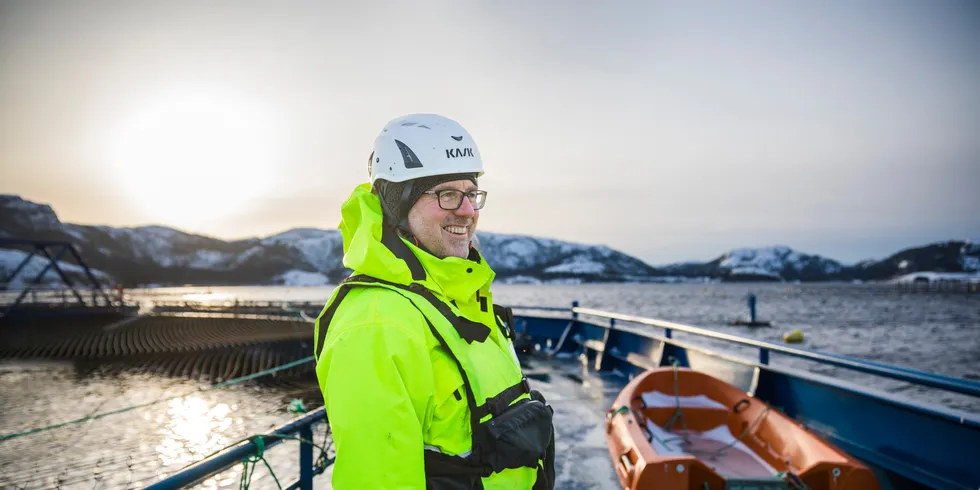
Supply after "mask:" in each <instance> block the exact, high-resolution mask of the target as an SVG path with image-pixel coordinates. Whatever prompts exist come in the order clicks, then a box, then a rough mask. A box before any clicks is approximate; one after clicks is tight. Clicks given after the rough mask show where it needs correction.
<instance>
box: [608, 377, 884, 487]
mask: <svg viewBox="0 0 980 490" xmlns="http://www.w3.org/2000/svg"><path fill="white" fill-rule="evenodd" d="M606 442H607V445H608V446H609V454H610V456H611V457H612V460H613V466H615V467H616V473H617V474H618V475H619V480H620V482H621V483H622V485H623V488H625V489H629V490H646V489H657V490H732V489H743V488H744V489H748V488H756V489H760V490H762V489H765V490H770V489H772V490H776V489H801V490H802V489H809V490H877V489H879V488H880V487H879V485H878V481H877V480H876V479H875V476H874V473H872V471H871V470H870V469H869V468H868V467H867V466H865V465H864V464H862V463H861V462H859V461H858V460H856V459H855V458H853V457H850V456H848V455H847V454H846V453H844V452H843V451H841V450H840V449H838V448H836V447H835V446H833V445H832V444H830V443H828V442H827V441H825V440H824V439H822V438H821V437H819V436H817V435H816V434H814V433H812V432H810V431H809V430H807V429H806V428H805V427H803V426H802V425H800V424H799V423H798V422H796V421H795V420H793V419H791V418H789V417H788V416H786V415H785V414H783V413H782V412H780V411H778V410H773V409H771V407H770V406H769V405H767V404H766V403H764V402H762V401H761V400H758V399H756V398H752V397H751V396H749V395H747V394H746V393H745V392H743V391H742V390H740V389H738V388H736V387H735V386H732V385H730V384H728V383H725V382H723V381H720V380H718V379H716V378H713V377H711V376H708V375H707V374H704V373H700V372H697V371H692V370H690V369H687V368H679V367H664V368H658V369H653V370H650V371H647V372H645V373H643V374H641V375H639V376H637V377H636V378H634V379H633V380H632V381H630V382H629V384H627V385H626V388H624V389H623V391H622V392H621V393H620V394H619V397H618V398H617V399H616V402H615V403H614V404H613V408H612V409H610V410H609V412H608V413H607V414H606Z"/></svg>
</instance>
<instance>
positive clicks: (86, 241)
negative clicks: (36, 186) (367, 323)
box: [0, 196, 657, 287]
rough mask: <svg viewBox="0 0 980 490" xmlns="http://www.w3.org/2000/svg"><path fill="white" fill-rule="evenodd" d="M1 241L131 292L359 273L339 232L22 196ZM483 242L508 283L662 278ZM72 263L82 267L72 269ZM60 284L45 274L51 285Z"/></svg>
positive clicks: (552, 243)
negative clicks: (171, 217) (259, 234)
mask: <svg viewBox="0 0 980 490" xmlns="http://www.w3.org/2000/svg"><path fill="white" fill-rule="evenodd" d="M2 237H10V238H13V237H16V238H28V239H35V240H53V241H66V242H70V243H72V244H73V245H74V246H75V247H76V248H77V249H78V251H79V253H80V254H81V255H82V257H83V259H84V260H85V262H86V263H87V264H88V265H89V266H90V267H92V268H94V269H96V270H98V271H100V274H103V275H102V276H100V280H105V281H106V282H112V283H119V284H122V285H124V286H127V287H129V286H136V285H144V284H155V285H184V284H195V285H217V284H242V285H274V284H287V285H302V286H316V285H324V284H336V283H338V282H339V281H340V280H342V279H343V278H344V277H345V276H346V275H347V274H349V273H350V271H349V270H347V269H346V268H344V266H343V238H342V237H341V234H340V231H339V230H320V229H315V228H297V229H292V230H288V231H285V232H283V233H278V234H275V235H272V236H268V237H264V238H250V239H246V240H237V241H224V240H219V239H216V238H212V237H206V236H200V235H194V234H190V233H185V232H182V231H180V230H175V229H172V228H167V227H162V226H144V227H133V228H114V227H109V226H86V225H76V224H68V223H62V222H61V221H60V220H59V219H58V217H57V215H56V214H55V212H54V210H52V209H51V207H50V206H46V205H43V204H36V203H32V202H29V201H25V200H23V199H21V198H19V197H17V196H0V238H2ZM478 239H479V242H480V244H481V250H482V252H483V254H484V256H485V257H486V259H487V261H488V262H489V263H490V264H491V265H492V266H493V267H494V270H495V271H496V272H497V276H498V277H499V278H500V279H501V280H503V281H508V280H515V281H524V282H569V281H571V282H589V281H627V280H646V279H649V278H651V277H653V276H655V275H656V274H657V271H656V269H654V268H653V267H650V266H649V265H647V264H645V263H643V262H642V261H640V260H638V259H636V258H634V257H630V256H628V255H626V254H623V253H620V252H617V251H615V250H612V249H610V248H608V247H605V246H593V245H582V244H576V243H569V242H563V241H558V240H550V239H545V238H535V237H525V236H517V235H504V234H496V233H489V232H478ZM21 249H22V250H5V251H4V255H3V256H2V257H4V259H3V260H2V261H0V276H3V277H6V276H7V275H8V274H9V273H10V272H11V271H12V270H13V269H14V268H15V267H16V266H17V264H18V263H19V261H18V257H23V255H21V254H24V253H25V252H24V250H28V249H29V247H21ZM37 260H40V259H37ZM61 265H62V264H59V266H61ZM32 267H33V265H32ZM42 267H43V266H42ZM64 267H67V268H71V267H75V268H77V265H74V264H67V263H66V264H64ZM31 271H35V268H32V269H30V271H27V270H25V271H23V272H22V273H21V274H20V275H19V276H20V277H23V276H25V275H29V277H30V278H31V279H32V278H33V277H34V276H35V275H36V274H37V272H39V271H40V269H37V272H35V273H34V274H33V275H30V272H31ZM57 279H58V278H57V277H56V276H54V277H52V276H51V275H50V274H48V275H46V276H45V280H46V281H54V280H57ZM20 280H23V279H20Z"/></svg>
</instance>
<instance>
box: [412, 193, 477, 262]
mask: <svg viewBox="0 0 980 490" xmlns="http://www.w3.org/2000/svg"><path fill="white" fill-rule="evenodd" d="M444 189H456V190H460V191H463V192H469V191H475V190H477V187H476V185H475V184H473V182H472V181H471V180H467V179H463V180H454V181H452V182H444V183H442V184H439V185H437V186H435V187H433V188H432V189H429V190H432V191H441V190H444ZM479 219H480V212H479V211H477V210H475V209H473V203H471V202H470V200H469V198H467V197H463V203H462V205H460V207H459V209H457V210H455V211H448V210H445V209H442V208H441V207H439V198H438V197H437V196H436V195H434V194H422V197H420V198H419V200H418V201H415V205H413V206H412V209H411V210H409V212H408V228H409V230H411V232H412V234H413V235H415V237H416V238H418V240H419V243H420V244H421V245H422V246H424V247H425V248H426V249H428V250H429V252H430V253H432V255H435V256H436V257H439V258H440V259H441V258H445V257H450V256H453V257H460V258H464V259H465V258H466V257H467V256H469V253H470V240H471V239H472V238H473V232H475V231H476V222H477V221H478V220H479Z"/></svg>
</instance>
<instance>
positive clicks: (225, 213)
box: [0, 0, 980, 265]
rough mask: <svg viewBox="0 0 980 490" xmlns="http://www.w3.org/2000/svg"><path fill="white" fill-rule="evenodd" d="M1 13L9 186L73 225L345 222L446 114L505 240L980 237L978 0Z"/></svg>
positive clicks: (488, 215)
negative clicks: (393, 124)
mask: <svg viewBox="0 0 980 490" xmlns="http://www.w3.org/2000/svg"><path fill="white" fill-rule="evenodd" d="M0 5H2V7H0V165H2V167H0V192H2V193H12V194H17V195H20V196H22V197H24V198H25V199H29V200H32V201H37V202H42V203H47V204H50V205H51V206H52V207H53V208H54V209H55V211H56V212H57V213H58V215H59V216H60V218H61V219H62V221H65V222H72V223H81V224H108V225H114V226H136V225H144V224H163V225H168V226H173V227H176V228H180V229H183V230H185V231H191V232H197V233H202V234H206V235H212V236H217V237H221V238H242V237H247V236H263V235H268V234H272V233H276V232H279V231H284V230H286V229H288V228H292V227H318V228H334V227H336V225H337V224H338V222H339V220H340V212H339V208H340V204H341V202H342V201H343V200H344V199H345V198H346V197H347V195H348V194H349V192H350V190H351V189H352V188H353V187H354V186H355V185H357V184H358V183H361V182H363V181H365V180H366V179H367V169H366V163H367V156H368V154H369V153H370V151H371V144H372V143H373V141H374V138H375V136H376V135H377V133H378V132H379V131H380V129H381V127H382V126H384V124H385V123H386V122H387V121H388V120H390V119H392V118H394V117H397V116H399V115H402V114H406V113H412V112H436V113H442V114H445V115H447V116H449V117H452V118H454V119H457V120H458V121H460V122H461V123H462V124H463V125H464V126H465V127H467V128H468V129H469V130H470V132H471V133H472V134H473V136H474V138H475V139H476V141H477V144H478V146H479V148H480V151H481V153H482V154H483V157H484V160H485V161H484V164H485V168H486V170H487V173H486V176H485V177H484V178H483V179H482V180H481V182H480V185H481V187H482V188H484V189H486V190H487V191H488V192H489V194H488V201H487V207H486V208H484V211H483V213H482V215H481V220H480V227H479V229H480V230H488V231H495V232H505V233H519V234H530V235H535V236H542V237H550V238H557V239H562V240H569V241H575V242H583V243H593V244H605V245H608V246H610V247H613V248H615V249H618V250H620V251H623V252H626V253H629V254H632V255H635V256H637V257H639V258H641V259H643V260H646V261H647V262H650V263H651V264H655V265H656V264H662V263H667V262H674V261H682V260H707V259H711V258H713V257H715V256H717V255H720V254H721V253H723V252H725V251H727V250H729V249H731V248H735V247H754V246H766V245H775V244H783V245H788V246H791V247H793V248H796V249H798V250H800V251H803V252H808V253H818V254H822V255H826V256H829V257H832V258H835V259H838V260H842V261H845V262H853V261H857V260H861V259H864V258H868V257H881V256H884V255H887V254H889V253H891V252H894V251H897V250H898V249H900V248H903V247H906V246H912V245H919V244H923V243H927V242H931V241H936V240H944V239H958V238H971V237H973V238H980V2H976V1H962V2H955V1H945V0H944V1H938V2H927V1H920V0H914V1H900V0H882V1H875V2H872V1H853V0H848V1H811V2H806V3H804V2H785V1H772V2H762V1H748V2H728V1H725V2H717V3H715V2H697V3H696V4H695V3H692V2H681V1H678V2H654V1H646V0H644V1H637V2H597V1H596V2H592V1H589V2H586V1H581V2H569V1H544V0H537V1H531V2H526V1H520V2H519V1H495V2H476V1H458V0H452V1H450V0H444V1H431V2H430V1H425V0H414V1H405V2H365V1H346V2H340V1H322V2H308V3H307V2H282V1H275V2H273V1H269V2H247V1H240V0H239V1H228V2H201V1H193V2H179V1H172V0H168V1H159V2H149V1H141V2H130V1H119V2H94V1H72V2H62V1H38V0H28V1H7V0H2V3H0ZM572 5H577V6H576V7H572Z"/></svg>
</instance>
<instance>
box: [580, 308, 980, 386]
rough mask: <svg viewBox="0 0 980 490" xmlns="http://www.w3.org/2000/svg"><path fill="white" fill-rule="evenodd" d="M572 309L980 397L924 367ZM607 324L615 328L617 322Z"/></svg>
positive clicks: (763, 357) (763, 355)
mask: <svg viewBox="0 0 980 490" xmlns="http://www.w3.org/2000/svg"><path fill="white" fill-rule="evenodd" d="M571 311H572V313H573V316H574V315H576V314H578V315H588V316H593V317H598V318H606V319H608V320H610V321H613V322H614V321H616V320H619V321H624V322H629V323H635V324H639V325H646V326H650V327H658V328H661V329H664V337H667V338H672V335H673V333H672V332H674V331H678V332H684V333H689V334H693V335H699V336H702V337H708V338H713V339H718V340H725V341H728V342H732V343H736V344H740V345H745V346H749V347H756V348H758V349H759V362H760V364H768V363H769V353H770V352H777V353H780V354H785V355H788V356H793V357H798V358H802V359H807V360H811V361H817V362H820V363H823V364H830V365H833V366H838V367H843V368H848V369H853V370H855V371H861V372H865V373H869V374H875V375H878V376H882V377H886V378H891V379H897V380H900V381H905V382H909V383H916V384H919V385H923V386H929V387H931V388H939V389H943V390H948V391H951V392H955V393H961V394H964V395H970V396H976V397H980V382H977V381H970V380H966V379H957V378H950V377H948V376H942V375H938V374H933V373H927V372H924V371H917V370H914V369H907V368H901V367H897V366H889V365H887V364H880V363H876V362H873V361H866V360H863V359H856V358H852V357H847V356H841V355H837V354H828V353H825V352H816V351H811V350H807V349H799V348H795V347H788V346H785V345H778V344H772V343H769V342H763V341H761V340H754V339H748V338H744V337H738V336H735V335H729V334H725V333H721V332H715V331H713V330H707V329H703V328H698V327H692V326H689V325H682V324H680V323H673V322H668V321H663V320H654V319H651V318H644V317H639V316H633V315H623V314H620V313H611V312H607V311H602V310H596V309H592V308H580V307H577V306H575V307H572V308H571ZM606 328H610V329H614V328H615V324H613V325H612V326H610V327H606Z"/></svg>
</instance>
